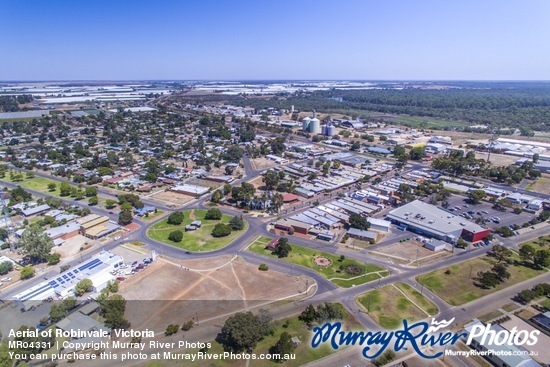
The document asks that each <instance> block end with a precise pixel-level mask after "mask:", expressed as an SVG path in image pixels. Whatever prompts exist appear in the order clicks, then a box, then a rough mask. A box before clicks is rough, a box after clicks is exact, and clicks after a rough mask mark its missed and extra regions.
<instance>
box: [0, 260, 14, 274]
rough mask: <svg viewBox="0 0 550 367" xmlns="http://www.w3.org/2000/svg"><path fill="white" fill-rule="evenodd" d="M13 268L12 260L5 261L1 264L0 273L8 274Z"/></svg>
mask: <svg viewBox="0 0 550 367" xmlns="http://www.w3.org/2000/svg"><path fill="white" fill-rule="evenodd" d="M12 270H13V264H12V263H11V261H4V262H3V263H1V264H0V275H4V274H7V273H8V272H10V271H12Z"/></svg>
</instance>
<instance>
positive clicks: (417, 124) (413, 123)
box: [393, 115, 468, 129]
mask: <svg viewBox="0 0 550 367" xmlns="http://www.w3.org/2000/svg"><path fill="white" fill-rule="evenodd" d="M393 120H394V121H395V122H396V123H398V124H402V125H406V126H410V127H412V128H415V129H416V128H424V129H429V128H434V129H443V128H445V127H446V126H455V127H464V126H466V125H467V124H468V123H467V122H461V121H450V120H440V119H434V118H431V117H419V116H400V115H398V116H395V117H394V118H393Z"/></svg>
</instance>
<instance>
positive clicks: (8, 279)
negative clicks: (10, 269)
mask: <svg viewBox="0 0 550 367" xmlns="http://www.w3.org/2000/svg"><path fill="white" fill-rule="evenodd" d="M0 280H1V281H3V282H11V278H10V277H5V278H2V279H0Z"/></svg>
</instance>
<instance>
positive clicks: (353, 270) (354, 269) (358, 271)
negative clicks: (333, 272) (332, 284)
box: [344, 265, 363, 275]
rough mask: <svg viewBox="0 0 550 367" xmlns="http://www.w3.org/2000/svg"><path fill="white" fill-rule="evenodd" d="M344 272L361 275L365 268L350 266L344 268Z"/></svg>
mask: <svg viewBox="0 0 550 367" xmlns="http://www.w3.org/2000/svg"><path fill="white" fill-rule="evenodd" d="M344 271H345V272H346V273H347V274H349V275H360V274H362V273H363V268H362V267H360V266H359V265H348V266H346V267H345V268H344Z"/></svg>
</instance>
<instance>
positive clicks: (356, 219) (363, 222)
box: [349, 213, 370, 231]
mask: <svg viewBox="0 0 550 367" xmlns="http://www.w3.org/2000/svg"><path fill="white" fill-rule="evenodd" d="M349 225H350V227H351V228H357V229H361V230H364V231H366V230H367V229H369V228H370V223H369V222H368V221H367V219H365V218H364V217H363V216H361V215H359V214H356V213H353V214H351V215H350V217H349Z"/></svg>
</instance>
